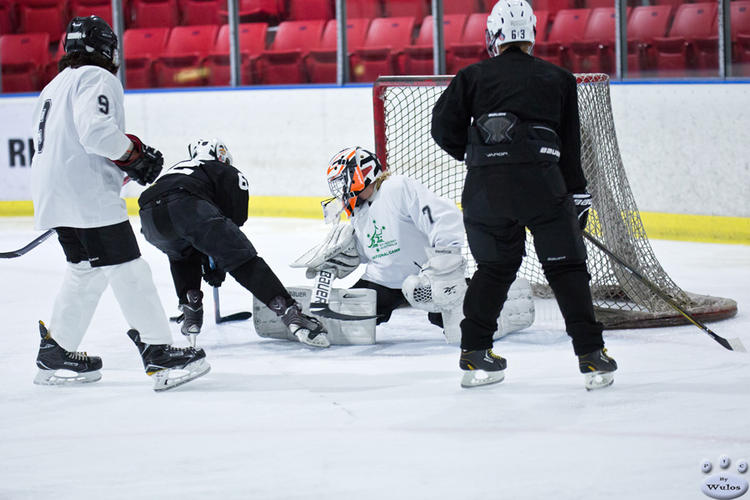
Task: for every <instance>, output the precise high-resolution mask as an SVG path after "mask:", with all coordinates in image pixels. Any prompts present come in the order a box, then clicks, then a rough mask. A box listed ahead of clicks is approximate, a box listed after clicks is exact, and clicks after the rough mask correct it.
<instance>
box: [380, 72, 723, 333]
mask: <svg viewBox="0 0 750 500" xmlns="http://www.w3.org/2000/svg"><path fill="white" fill-rule="evenodd" d="M577 77H578V104H579V106H578V107H579V113H580V120H581V142H582V146H581V161H582V164H583V168H584V172H585V174H586V178H587V179H588V189H589V192H590V193H591V195H592V197H593V202H594V204H593V208H592V211H591V215H590V217H589V222H588V226H587V228H586V230H587V231H588V232H590V233H591V234H592V235H594V236H596V237H597V238H598V239H599V240H600V241H601V242H602V243H603V244H604V245H605V246H606V247H607V248H608V249H609V250H611V251H612V252H613V253H615V254H616V255H618V256H619V257H620V258H622V259H624V260H625V261H626V262H627V263H628V264H629V265H630V266H631V267H632V268H633V269H635V270H636V271H638V272H639V273H641V275H643V276H644V277H646V278H647V279H649V280H650V281H652V282H653V283H654V284H656V285H657V286H658V287H659V288H660V289H661V290H662V291H663V292H665V293H667V294H668V295H669V296H670V297H672V298H673V299H674V300H675V301H676V302H677V303H678V304H679V305H680V306H681V307H682V308H684V309H686V310H687V311H688V312H690V313H691V314H693V315H694V316H696V317H698V318H701V319H702V320H704V321H710V320H712V319H714V320H715V319H723V318H726V317H731V316H733V315H734V314H736V311H737V304H736V303H735V302H734V301H733V300H731V299H724V298H721V297H711V296H705V295H697V294H692V293H689V292H685V291H683V290H682V289H680V287H678V286H677V285H676V284H675V283H674V282H673V281H672V279H671V278H670V277H669V276H668V275H667V273H666V272H664V270H663V269H662V267H661V265H660V264H659V262H658V261H657V259H656V256H655V255H654V252H653V250H652V248H651V245H650V243H649V240H648V238H647V237H646V232H645V230H644V229H643V223H642V222H641V218H640V215H639V213H638V207H637V206H636V204H635V199H634V198H633V194H632V192H631V190H630V185H629V183H628V179H627V177H626V175H625V169H624V167H623V165H622V159H621V158H620V151H619V148H618V146H617V138H616V135H615V126H614V121H613V118H612V109H611V104H610V98H609V77H608V76H607V75H604V74H586V75H577ZM450 80H451V77H449V76H446V77H383V78H380V79H379V80H378V81H377V82H376V83H375V85H374V87H373V103H374V116H375V142H376V147H377V154H378V157H379V158H380V159H381V161H383V162H384V163H385V165H386V166H387V168H389V169H391V170H392V171H393V172H397V173H400V174H404V175H408V176H409V177H412V178H414V179H416V180H418V181H420V182H422V183H423V184H424V185H425V186H427V187H429V188H430V189H431V190H433V191H434V192H436V193H437V194H439V195H441V196H444V197H446V198H448V199H451V200H453V201H455V202H456V203H460V201H461V192H462V190H463V183H464V177H465V174H466V166H465V165H464V164H463V162H459V161H456V160H455V159H453V158H452V157H450V156H449V155H448V154H447V153H445V152H444V151H443V150H441V149H440V147H439V146H438V145H437V144H435V142H434V141H433V139H432V137H431V136H430V122H431V116H432V115H431V113H432V107H433V106H434V104H435V102H436V101H437V99H438V97H439V96H440V94H441V93H442V92H443V90H444V89H445V87H446V86H447V85H448V83H449V82H450ZM466 248H467V249H466V251H465V252H466V257H467V259H468V261H469V269H470V270H473V269H474V261H473V259H472V258H471V255H470V254H469V252H468V245H467V247H466ZM587 251H588V255H589V259H588V268H589V273H590V274H591V276H592V279H591V291H592V294H593V296H594V306H595V308H596V311H597V318H598V319H599V321H602V322H603V323H604V324H605V327H607V328H638V327H649V326H663V325H672V324H681V323H684V322H685V320H684V318H683V317H682V316H681V315H679V314H678V313H676V312H675V311H674V310H673V309H672V308H671V307H669V306H668V305H667V304H666V303H665V302H664V301H663V300H662V299H660V298H659V297H658V296H656V295H655V294H654V293H653V292H651V291H650V290H649V289H648V288H647V287H646V286H645V285H643V284H642V283H641V282H639V281H638V280H637V279H636V278H634V277H633V276H632V275H631V274H630V273H629V272H628V271H626V270H624V269H622V268H621V267H620V266H618V264H616V263H615V262H614V261H612V260H611V259H610V258H609V257H608V256H607V255H606V254H604V253H603V252H602V251H601V250H599V249H597V248H596V247H594V246H593V245H591V244H590V243H588V242H587ZM526 253H527V255H526V257H525V258H524V261H523V264H522V266H521V269H520V270H519V276H521V277H523V278H526V279H528V280H529V282H530V283H531V285H532V289H533V290H534V293H535V295H538V296H546V297H549V296H551V291H550V289H549V286H548V284H547V281H546V279H545V278H544V274H543V273H542V268H541V265H540V264H539V261H538V259H537V257H536V252H535V251H534V245H533V237H532V236H531V234H530V233H527V240H526Z"/></svg>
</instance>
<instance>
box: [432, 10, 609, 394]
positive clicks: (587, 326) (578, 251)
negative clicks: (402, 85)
mask: <svg viewBox="0 0 750 500" xmlns="http://www.w3.org/2000/svg"><path fill="white" fill-rule="evenodd" d="M535 29H536V17H535V16H534V13H533V11H532V10H531V7H530V6H529V4H528V3H527V2H526V1H525V0H503V1H500V2H498V3H497V4H496V5H495V7H494V8H493V9H492V12H491V13H490V15H489V17H488V18H487V32H486V34H487V50H488V52H489V53H490V56H492V57H491V58H490V59H488V60H485V61H482V62H479V63H477V64H472V65H470V66H467V67H466V68H463V69H462V70H461V71H459V72H458V74H457V75H456V77H455V78H454V79H453V81H452V82H451V84H450V85H449V86H448V88H447V89H446V91H445V92H444V93H443V95H442V96H441V97H440V99H439V100H438V102H437V103H436V104H435V107H434V109H433V114H432V136H433V138H434V139H435V141H436V142H437V143H438V145H440V147H441V148H443V149H444V150H445V151H446V152H448V153H449V154H450V155H451V156H453V157H454V158H456V159H458V160H465V161H466V165H467V167H468V171H467V175H466V182H465V184H464V190H463V194H462V205H463V211H464V226H465V228H466V234H467V238H468V242H469V248H470V249H471V253H472V255H473V256H474V258H475V260H476V261H477V271H476V273H475V274H474V276H473V278H472V279H471V282H470V283H469V288H468V290H467V292H466V296H465V299H464V316H465V319H464V320H463V321H462V322H461V334H462V339H461V348H462V352H461V359H460V367H461V369H462V370H463V371H464V377H463V381H462V385H463V386H464V387H473V386H476V385H484V384H488V383H494V382H500V381H502V380H503V371H504V370H505V367H506V361H505V359H503V358H502V357H500V356H497V355H496V354H494V353H493V352H492V349H491V348H492V333H493V331H494V328H495V327H496V324H497V317H498V314H499V313H500V311H501V309H502V307H503V304H504V302H505V300H506V296H507V292H508V289H509V287H510V284H511V283H512V282H513V279H514V278H515V276H516V271H517V270H518V268H519V266H520V265H521V260H522V258H523V254H524V249H525V238H526V228H528V229H529V230H530V231H531V233H532V234H533V235H534V243H535V247H536V252H537V255H538V256H539V260H540V262H541V264H542V268H543V270H544V274H545V276H546V277H547V281H549V284H550V286H551V287H552V291H553V292H554V294H555V298H556V299H557V303H558V306H559V307H560V311H561V312H562V314H563V317H564V318H565V325H566V330H567V332H568V335H569V336H570V337H571V339H572V341H573V349H574V351H575V354H576V355H577V356H578V359H579V367H580V370H581V372H582V373H584V374H585V375H586V377H585V378H586V388H587V389H596V388H600V387H606V386H608V385H610V384H611V383H612V381H613V376H612V372H614V371H615V370H616V369H617V364H616V363H615V361H614V360H613V359H612V358H610V357H609V356H608V355H607V353H606V349H604V341H603V340H602V325H601V323H599V322H597V321H596V318H595V317H594V308H593V305H592V300H591V290H590V288H589V280H590V276H589V274H588V271H587V269H586V249H585V246H584V244H583V238H582V235H581V230H582V229H583V227H585V225H586V218H587V215H588V209H589V208H590V206H591V196H590V195H589V194H588V193H587V192H586V179H585V177H584V175H583V170H582V168H581V158H580V148H581V137H580V129H579V118H578V98H577V89H576V79H575V77H574V76H573V75H572V74H571V73H570V72H568V71H566V70H564V69H562V68H560V67H558V66H555V65H554V64H550V63H548V62H546V61H543V60H542V59H538V58H535V57H534V56H532V55H531V49H532V47H533V44H534V34H535Z"/></svg>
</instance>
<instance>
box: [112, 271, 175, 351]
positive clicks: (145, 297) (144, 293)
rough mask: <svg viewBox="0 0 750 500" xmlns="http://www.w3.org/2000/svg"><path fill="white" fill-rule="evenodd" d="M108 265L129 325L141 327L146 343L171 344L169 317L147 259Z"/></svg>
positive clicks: (139, 330)
mask: <svg viewBox="0 0 750 500" xmlns="http://www.w3.org/2000/svg"><path fill="white" fill-rule="evenodd" d="M105 269H106V272H107V275H108V277H109V283H110V284H111V285H112V291H113V292H114V293H115V298H117V302H118V303H119V304H120V309H121V310H122V314H123V315H124V316H125V320H126V321H127V322H128V325H130V328H135V329H136V330H138V332H140V334H141V340H142V341H143V342H145V343H146V344H171V343H172V334H171V332H170V330H169V321H168V320H167V315H166V313H165V312H164V307H162V305H161V300H160V299H159V294H158V293H157V291H156V286H154V280H153V278H152V276H151V268H150V267H149V266H148V263H147V262H146V261H145V260H143V258H141V257H139V258H137V259H135V260H131V261H130V262H125V263H124V264H116V265H114V266H106V268H105Z"/></svg>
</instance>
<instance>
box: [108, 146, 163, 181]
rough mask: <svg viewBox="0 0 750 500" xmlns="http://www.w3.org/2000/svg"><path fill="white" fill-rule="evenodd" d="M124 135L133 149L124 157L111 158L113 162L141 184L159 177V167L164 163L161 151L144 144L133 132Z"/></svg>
mask: <svg viewBox="0 0 750 500" xmlns="http://www.w3.org/2000/svg"><path fill="white" fill-rule="evenodd" d="M125 135H127V136H128V139H130V141H131V142H132V143H133V149H131V150H130V153H129V154H128V155H127V156H126V157H125V158H124V159H119V160H113V161H114V164H115V165H117V166H118V167H120V170H123V171H124V172H125V173H126V174H128V177H130V178H131V179H133V180H134V181H135V182H137V183H138V184H140V185H142V186H145V185H146V184H151V183H152V182H154V181H155V180H156V178H157V177H159V173H160V172H161V167H162V166H163V165H164V157H163V156H162V154H161V151H159V150H158V149H154V148H152V147H151V146H146V145H145V144H143V143H142V142H141V140H140V139H139V138H138V137H136V136H134V135H133V134H125Z"/></svg>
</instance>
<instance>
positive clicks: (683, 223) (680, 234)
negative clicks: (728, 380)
mask: <svg viewBox="0 0 750 500" xmlns="http://www.w3.org/2000/svg"><path fill="white" fill-rule="evenodd" d="M324 198H325V197H323V196H251V197H250V211H249V215H250V216H251V217H295V218H307V219H322V218H323V210H322V209H321V207H320V202H321V201H322V200H323V199H324ZM125 202H126V203H127V207H128V214H130V215H138V201H137V200H136V199H135V198H128V199H126V200H125ZM33 214H34V208H33V206H32V204H31V201H25V200H22V201H0V216H7V217H23V216H31V215H33ZM640 215H641V219H642V220H643V225H644V227H645V229H646V233H647V234H648V236H649V238H655V239H663V240H679V241H700V242H705V243H729V244H740V245H750V217H723V216H712V215H686V214H667V213H658V212H641V213H640Z"/></svg>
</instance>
